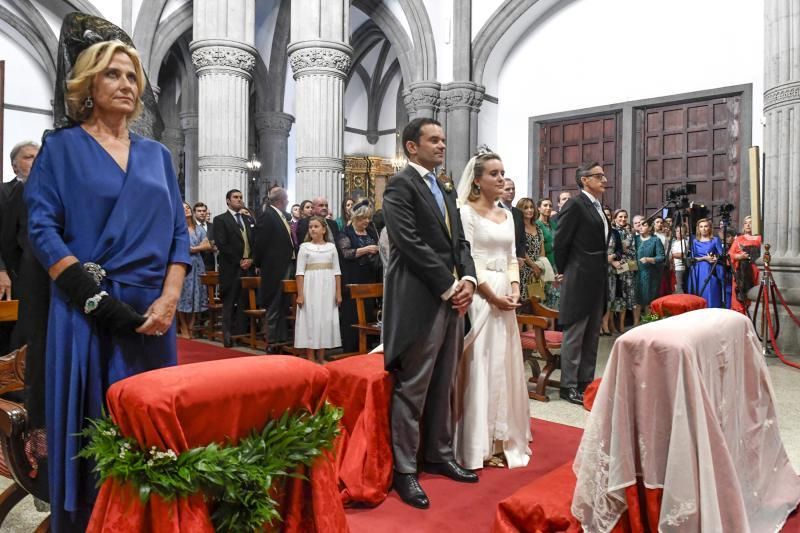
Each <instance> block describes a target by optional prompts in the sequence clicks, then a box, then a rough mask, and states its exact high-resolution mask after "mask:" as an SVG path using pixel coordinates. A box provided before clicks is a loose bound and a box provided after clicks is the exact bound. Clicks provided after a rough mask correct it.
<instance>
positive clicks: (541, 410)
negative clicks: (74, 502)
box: [0, 337, 800, 533]
mask: <svg viewBox="0 0 800 533" xmlns="http://www.w3.org/2000/svg"><path fill="white" fill-rule="evenodd" d="M613 342H614V338H613V337H601V338H600V350H599V354H598V365H597V374H598V375H602V372H603V370H604V368H605V365H606V362H607V361H608V356H609V354H610V352H611V347H612V345H613ZM791 360H792V361H793V362H796V363H800V356H795V357H791ZM767 366H768V367H769V370H770V374H771V377H772V385H773V388H774V390H775V396H776V398H777V409H778V421H779V424H780V428H781V435H782V436H783V442H784V445H785V447H786V451H787V453H788V454H789V459H790V460H791V462H792V465H794V467H795V470H798V471H800V387H798V384H799V383H800V370H796V369H794V368H791V367H789V366H787V365H785V364H783V363H782V362H781V361H780V360H779V359H778V358H776V357H768V358H767ZM556 376H557V374H556ZM549 397H550V400H551V401H549V402H537V401H533V400H531V414H532V415H533V416H534V417H535V418H541V419H544V420H550V421H552V422H559V423H561V424H567V425H570V426H575V427H581V428H582V427H584V425H585V424H586V420H587V418H588V416H589V413H588V412H587V411H585V410H584V409H582V408H581V407H579V406H577V405H573V404H569V403H567V402H565V401H563V400H560V399H559V398H558V392H557V391H555V390H551V392H550V394H549ZM534 453H535V443H534ZM8 484H9V481H8V480H7V479H5V478H0V490H2V489H4V488H5V487H6V486H8ZM45 516H47V515H46V513H40V512H37V511H36V509H35V507H34V504H33V500H32V498H31V497H30V496H29V497H27V498H25V499H24V500H23V501H22V502H20V503H19V504H18V505H17V506H16V507H15V508H14V509H13V510H12V511H11V513H10V514H9V516H8V517H7V518H6V520H5V522H4V523H3V524H2V525H0V532H9V533H10V532H14V533H28V532H30V531H33V530H34V529H35V528H36V526H37V525H38V524H39V522H41V521H42V520H43V519H44V517H45Z"/></svg>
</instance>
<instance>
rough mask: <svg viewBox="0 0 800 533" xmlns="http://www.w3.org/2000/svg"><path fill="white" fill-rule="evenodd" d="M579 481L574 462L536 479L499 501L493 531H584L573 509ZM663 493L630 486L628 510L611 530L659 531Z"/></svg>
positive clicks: (622, 532)
mask: <svg viewBox="0 0 800 533" xmlns="http://www.w3.org/2000/svg"><path fill="white" fill-rule="evenodd" d="M576 483H577V480H576V479H575V474H574V472H573V471H572V461H570V462H567V463H564V464H563V465H561V466H560V467H558V468H556V469H554V470H551V471H550V472H549V473H547V474H545V475H544V476H541V477H539V478H536V479H535V480H534V481H532V482H531V483H529V484H527V485H525V486H524V487H522V488H521V489H519V490H518V491H517V492H515V493H514V494H512V495H511V496H509V497H507V498H506V499H504V500H502V501H501V502H500V503H498V504H497V513H496V514H495V519H494V524H493V525H492V533H518V532H523V533H555V532H561V531H564V532H567V533H577V532H579V531H583V530H582V529H581V525H580V522H579V521H578V519H577V518H575V517H574V516H572V512H571V511H570V507H571V506H572V493H573V491H574V490H575V484H576ZM661 494H662V490H661V489H652V490H651V489H646V488H644V485H641V484H637V485H634V486H632V487H628V488H627V489H626V490H625V499H626V501H627V503H628V510H627V511H626V512H625V513H623V515H622V516H621V517H620V519H619V521H618V522H617V524H616V526H614V529H612V533H646V532H648V533H649V532H650V531H657V529H658V516H659V511H660V509H661Z"/></svg>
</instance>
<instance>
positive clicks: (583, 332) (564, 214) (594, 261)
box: [553, 162, 609, 404]
mask: <svg viewBox="0 0 800 533" xmlns="http://www.w3.org/2000/svg"><path fill="white" fill-rule="evenodd" d="M575 180H576V182H577V183H578V187H579V189H580V193H579V194H577V195H576V196H574V197H573V198H571V199H570V200H568V201H567V203H566V204H564V207H563V208H562V209H561V211H560V213H559V217H558V228H557V229H556V234H555V237H554V238H553V252H554V253H555V257H556V267H557V268H558V271H559V272H560V273H562V274H564V280H563V281H562V283H561V302H560V304H559V309H560V313H559V317H558V321H559V322H560V323H561V324H562V325H563V326H564V339H563V341H562V344H561V391H560V396H561V398H563V399H565V400H567V401H568V402H571V403H576V404H583V391H584V389H585V388H586V386H587V385H588V384H589V383H591V382H592V380H593V379H594V370H595V363H596V361H597V344H598V340H599V338H600V325H601V322H602V319H603V312H604V310H605V308H606V298H607V295H608V276H607V275H606V268H607V257H606V244H607V243H608V232H609V227H608V222H607V221H606V217H605V215H604V214H603V209H602V207H601V205H600V198H601V196H602V194H603V192H604V191H605V189H606V183H607V180H606V176H605V174H604V173H603V167H602V166H600V164H599V163H596V162H591V163H584V164H583V165H581V166H580V167H578V169H577V170H576V171H575Z"/></svg>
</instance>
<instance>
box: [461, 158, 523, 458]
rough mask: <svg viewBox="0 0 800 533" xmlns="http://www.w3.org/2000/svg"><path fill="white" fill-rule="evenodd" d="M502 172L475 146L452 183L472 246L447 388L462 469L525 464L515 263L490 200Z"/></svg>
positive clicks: (504, 222) (506, 226)
mask: <svg viewBox="0 0 800 533" xmlns="http://www.w3.org/2000/svg"><path fill="white" fill-rule="evenodd" d="M504 177H505V171H504V170H503V162H502V161H501V160H500V156H498V155H497V154H495V153H491V152H488V153H482V154H479V155H477V156H475V157H473V158H472V159H470V161H469V163H468V164H467V168H466V169H465V170H464V173H463V174H462V176H461V181H460V182H459V195H458V196H459V200H460V205H461V209H460V211H461V222H462V225H463V227H464V235H465V237H466V239H467V240H468V241H469V243H470V245H471V247H472V258H473V259H474V261H475V269H476V271H477V277H478V288H477V290H476V291H475V296H474V298H473V300H472V306H471V307H470V309H469V320H470V324H471V325H472V328H471V329H470V331H469V333H468V334H467V336H466V338H465V339H464V354H463V356H462V358H461V361H460V363H459V367H458V371H457V377H456V383H455V390H454V395H455V396H454V416H455V436H454V441H453V443H454V446H455V452H456V459H457V460H458V462H459V464H461V465H463V466H464V468H468V469H477V468H481V467H483V466H484V465H488V466H508V467H509V468H515V467H520V466H525V465H527V464H528V459H529V458H530V457H529V456H530V454H531V451H530V448H529V447H528V442H530V440H531V432H530V406H529V403H528V389H527V385H526V377H525V368H524V365H523V360H522V346H521V345H520V339H519V329H518V326H517V320H516V316H515V312H514V311H515V309H516V308H517V307H519V305H520V304H519V267H518V265H517V258H516V253H515V251H514V222H513V219H512V217H511V213H510V212H509V211H507V210H505V209H503V208H502V207H499V206H498V203H497V199H498V198H499V197H500V194H501V193H502V191H503V185H504Z"/></svg>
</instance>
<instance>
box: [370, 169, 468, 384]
mask: <svg viewBox="0 0 800 533" xmlns="http://www.w3.org/2000/svg"><path fill="white" fill-rule="evenodd" d="M437 185H438V186H439V188H440V189H441V191H442V195H443V196H444V201H445V205H446V207H447V214H448V219H449V221H448V222H445V219H444V217H443V216H442V214H441V211H440V210H439V207H438V206H437V205H436V200H435V199H434V197H433V193H431V191H430V189H429V188H428V185H427V184H426V183H425V181H424V180H423V179H422V177H420V175H419V173H418V172H417V171H416V170H415V169H414V168H413V167H411V166H410V165H407V166H406V167H405V168H404V169H403V170H401V171H400V172H399V173H398V174H395V175H394V176H392V177H391V178H390V179H389V183H388V185H387V187H386V191H385V192H384V195H383V213H384V217H385V221H386V230H387V231H388V233H389V239H390V241H391V243H392V248H391V255H390V258H389V267H388V269H387V271H386V278H385V281H384V291H383V294H384V303H383V343H384V346H383V347H384V358H385V361H386V368H391V367H392V366H393V365H395V364H397V360H396V359H397V357H398V356H400V355H402V354H403V352H404V351H405V350H407V349H408V348H409V347H410V346H411V344H412V343H413V342H415V341H416V340H417V339H419V338H420V336H425V335H428V333H429V331H430V327H431V324H432V322H433V318H434V316H435V314H436V311H437V309H438V308H439V305H441V303H442V299H441V295H442V294H444V293H445V292H446V291H447V290H448V289H449V288H450V287H451V286H452V285H453V282H454V281H455V276H454V272H455V273H456V274H457V275H458V278H459V279H460V278H462V277H464V276H472V277H473V278H474V277H475V265H474V263H473V262H472V256H471V255H470V246H469V242H468V241H467V240H466V239H465V238H464V230H463V229H462V227H461V217H460V216H459V214H458V208H457V206H456V193H455V190H454V189H453V188H452V187H449V188H450V189H451V190H450V191H449V192H448V191H447V188H448V187H445V186H444V185H443V184H442V183H440V182H439V181H438V180H437ZM448 223H449V229H448Z"/></svg>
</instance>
